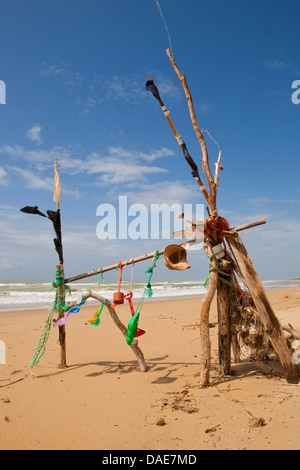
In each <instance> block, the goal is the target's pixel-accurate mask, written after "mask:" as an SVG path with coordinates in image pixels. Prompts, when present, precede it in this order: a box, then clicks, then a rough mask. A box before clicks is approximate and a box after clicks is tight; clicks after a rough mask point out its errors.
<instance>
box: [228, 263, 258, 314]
mask: <svg viewBox="0 0 300 470" xmlns="http://www.w3.org/2000/svg"><path fill="white" fill-rule="evenodd" d="M233 278H234V280H235V283H236V286H237V288H238V290H239V293H240V294H241V296H242V299H243V301H244V302H246V304H247V305H248V306H249V307H250V308H251V309H252V310H254V312H257V309H256V308H254V307H253V305H251V304H250V303H249V302H248V301H247V299H246V298H245V296H244V294H243V291H242V289H241V288H240V285H239V283H238V281H237V278H236V275H235V273H234V271H233Z"/></svg>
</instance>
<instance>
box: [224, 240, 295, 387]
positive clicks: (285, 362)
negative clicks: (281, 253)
mask: <svg viewBox="0 0 300 470" xmlns="http://www.w3.org/2000/svg"><path fill="white" fill-rule="evenodd" d="M226 240H227V243H228V245H229V248H230V250H231V252H232V254H233V256H234V258H235V260H236V263H237V264H238V266H239V268H240V270H241V272H242V275H243V279H244V281H245V283H246V286H247V287H248V289H249V292H250V294H251V296H252V299H253V301H254V303H255V306H256V308H257V311H258V315H259V317H260V320H261V322H262V324H263V326H264V328H265V331H266V333H267V335H268V337H269V339H270V341H271V343H272V346H273V348H274V351H275V353H276V355H277V358H278V361H279V362H280V364H281V366H282V369H283V374H284V376H285V379H286V380H287V382H288V383H294V384H296V383H298V381H299V368H298V367H297V366H296V365H295V364H293V363H292V361H291V353H290V350H289V348H288V345H287V340H286V337H285V335H284V332H283V329H282V327H281V325H280V323H279V320H278V318H277V317H276V315H275V313H274V311H273V309H272V307H271V305H270V302H269V300H268V298H267V296H266V293H265V290H264V287H263V285H262V282H261V280H260V278H259V276H258V274H257V272H256V270H255V268H254V265H253V263H252V260H251V258H250V256H249V255H248V252H247V250H246V248H245V247H244V244H243V242H242V240H241V239H240V237H239V235H238V234H237V233H236V234H234V235H228V234H227V235H226Z"/></svg>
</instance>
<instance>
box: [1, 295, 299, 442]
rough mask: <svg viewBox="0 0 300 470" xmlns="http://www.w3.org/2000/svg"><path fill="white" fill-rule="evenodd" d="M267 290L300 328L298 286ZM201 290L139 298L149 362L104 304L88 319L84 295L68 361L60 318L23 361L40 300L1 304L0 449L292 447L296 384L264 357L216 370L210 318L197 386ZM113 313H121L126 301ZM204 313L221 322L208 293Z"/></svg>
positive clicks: (36, 329)
mask: <svg viewBox="0 0 300 470" xmlns="http://www.w3.org/2000/svg"><path fill="white" fill-rule="evenodd" d="M267 296H268V297H269V299H270V301H271V303H272V305H273V307H274V310H275V312H276V314H277V316H278V318H279V320H280V321H282V322H283V323H288V322H290V323H291V324H292V325H293V326H294V327H295V328H297V329H299V330H300V288H299V287H293V288H287V289H274V290H268V291H267ZM201 301H202V299H201V298H188V299H180V300H170V301H155V300H151V301H147V302H145V304H144V307H143V310H142V313H141V318H140V323H139V326H140V328H143V329H144V330H146V334H145V335H144V336H142V337H141V338H139V346H140V347H141V349H142V351H143V353H144V356H145V359H146V362H147V364H148V365H149V366H150V370H149V371H148V372H146V373H142V372H140V371H139V370H138V368H137V362H136V360H135V356H134V355H133V352H132V350H131V349H130V348H129V347H128V346H127V344H126V342H125V340H124V337H123V336H122V334H121V332H120V331H119V330H118V329H117V328H116V326H115V325H114V324H113V322H112V320H111V318H110V316H109V314H108V312H107V311H106V309H104V310H103V312H102V314H101V323H100V325H99V326H98V327H92V326H90V324H86V323H87V320H88V319H89V318H90V317H91V316H92V315H93V314H94V312H95V311H96V307H95V306H88V305H87V306H85V307H82V309H81V311H80V312H79V313H77V314H74V315H73V316H72V318H71V319H70V321H69V322H68V323H67V325H66V332H67V363H68V368H66V369H63V370H62V369H59V368H58V364H59V359H60V351H59V345H58V328H57V327H55V328H52V330H51V334H50V337H49V341H48V343H47V347H46V352H45V354H44V356H43V357H42V358H41V360H40V363H39V365H37V366H36V367H34V368H33V369H30V368H29V363H30V360H31V358H32V356H33V354H34V352H35V350H36V347H37V344H38V341H39V338H40V335H41V332H42V329H43V326H44V324H45V320H46V318H47V316H48V311H47V310H31V311H29V310H26V311H17V312H2V313H0V340H2V341H4V342H5V344H6V347H7V358H6V364H4V365H1V364H0V435H1V439H0V449H1V450H4V449H6V450H8V449H15V450H21V449H50V450H56V449H70V450H72V449H102V450H169V451H170V450H177V451H180V450H190V451H192V450H196V449H197V450H198V449H199V450H203V449H205V450H206V449H207V450H209V449H218V450H226V449H232V450H235V449H236V450H238V449H247V450H255V449H266V450H267V449H299V448H300V438H299V436H300V420H299V410H300V407H299V405H300V400H299V398H300V385H288V384H287V383H286V381H285V380H284V379H283V378H281V377H279V376H278V375H277V374H276V373H275V372H274V371H276V370H278V368H276V367H277V364H276V361H275V360H273V361H270V363H269V364H268V365H265V366H264V368H261V366H260V364H258V363H255V362H248V361H246V360H245V361H244V362H242V363H240V364H238V365H235V364H233V371H234V373H235V374H234V375H233V376H231V377H223V378H219V376H218V350H217V339H218V328H217V327H214V328H211V329H210V334H211V342H212V371H211V379H212V385H211V386H210V387H208V388H199V376H198V373H199V327H198V326H197V324H196V322H199V311H200V306H201ZM117 313H118V315H119V317H120V319H121V320H122V321H123V323H124V324H125V325H127V322H128V320H129V318H130V312H129V307H128V305H122V306H119V307H117ZM210 321H211V323H214V322H216V302H215V301H214V304H213V308H212V311H211V317H210ZM271 369H273V372H272V371H271ZM270 371H271V372H270ZM269 372H270V373H269ZM157 422H160V423H161V424H164V425H158V424H157Z"/></svg>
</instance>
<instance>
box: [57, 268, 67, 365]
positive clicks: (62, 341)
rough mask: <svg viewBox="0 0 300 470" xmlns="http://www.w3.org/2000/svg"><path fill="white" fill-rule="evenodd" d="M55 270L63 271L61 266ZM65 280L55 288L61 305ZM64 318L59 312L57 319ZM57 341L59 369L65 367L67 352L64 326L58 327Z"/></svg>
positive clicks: (62, 312) (61, 311) (64, 294)
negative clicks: (58, 345)
mask: <svg viewBox="0 0 300 470" xmlns="http://www.w3.org/2000/svg"><path fill="white" fill-rule="evenodd" d="M56 269H59V270H62V271H63V269H64V266H63V264H59V265H58V266H56ZM65 296H66V292H65V280H64V275H62V283H61V285H58V286H57V298H58V300H59V301H60V302H62V303H63V304H64V303H65ZM63 316H64V311H63V310H59V312H58V318H62V317H63ZM58 341H59V344H60V364H59V367H60V368H61V369H63V368H65V367H67V350H66V327H65V325H62V326H59V327H58Z"/></svg>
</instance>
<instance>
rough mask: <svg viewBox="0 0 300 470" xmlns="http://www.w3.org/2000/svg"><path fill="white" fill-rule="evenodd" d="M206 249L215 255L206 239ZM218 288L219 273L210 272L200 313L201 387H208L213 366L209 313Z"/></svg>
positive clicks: (213, 260)
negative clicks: (211, 366)
mask: <svg viewBox="0 0 300 470" xmlns="http://www.w3.org/2000/svg"><path fill="white" fill-rule="evenodd" d="M205 238H206V239H205V243H204V249H205V251H206V253H207V254H208V255H210V256H211V255H212V254H213V250H212V245H211V243H210V241H209V240H208V237H205ZM212 263H213V265H215V266H216V268H217V267H218V265H217V261H216V259H215V258H214V257H213V258H212ZM217 286H218V273H217V271H210V274H209V285H208V289H207V292H206V295H205V297H204V299H203V302H202V305H201V311H200V325H199V327H200V328H199V331H200V385H201V387H207V386H208V385H209V378H210V365H211V343H210V337H209V312H210V306H211V303H212V301H213V298H214V295H215V292H216V290H217Z"/></svg>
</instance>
